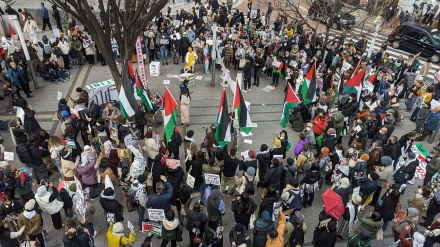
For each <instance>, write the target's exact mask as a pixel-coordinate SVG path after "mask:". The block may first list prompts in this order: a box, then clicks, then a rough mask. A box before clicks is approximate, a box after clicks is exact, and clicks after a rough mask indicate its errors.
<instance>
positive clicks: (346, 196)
mask: <svg viewBox="0 0 440 247" xmlns="http://www.w3.org/2000/svg"><path fill="white" fill-rule="evenodd" d="M333 190H334V191H335V192H336V194H338V195H339V196H341V198H342V202H343V203H344V205H347V203H348V202H349V201H350V195H351V192H352V189H351V187H350V186H348V187H347V188H343V187H335V188H333Z"/></svg>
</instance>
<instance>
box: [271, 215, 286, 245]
mask: <svg viewBox="0 0 440 247" xmlns="http://www.w3.org/2000/svg"><path fill="white" fill-rule="evenodd" d="M279 217H280V219H279V220H278V227H277V233H278V236H277V237H276V238H275V239H273V240H267V241H266V247H279V246H283V245H284V230H285V229H286V216H284V214H283V213H280V216H279Z"/></svg>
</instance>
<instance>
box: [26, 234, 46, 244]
mask: <svg viewBox="0 0 440 247" xmlns="http://www.w3.org/2000/svg"><path fill="white" fill-rule="evenodd" d="M29 239H30V240H32V241H35V240H37V239H38V242H39V243H40V246H41V247H46V246H47V244H46V238H45V237H44V232H41V233H40V234H37V235H34V236H32V235H31V236H29Z"/></svg>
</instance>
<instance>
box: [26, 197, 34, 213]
mask: <svg viewBox="0 0 440 247" xmlns="http://www.w3.org/2000/svg"><path fill="white" fill-rule="evenodd" d="M34 208H35V200H34V199H30V200H29V201H28V202H26V204H25V205H24V209H25V210H27V211H32V210H34Z"/></svg>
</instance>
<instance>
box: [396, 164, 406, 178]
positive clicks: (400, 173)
mask: <svg viewBox="0 0 440 247" xmlns="http://www.w3.org/2000/svg"><path fill="white" fill-rule="evenodd" d="M393 178H400V179H402V181H406V180H405V178H406V171H405V166H402V167H400V168H399V169H398V170H397V171H396V172H395V173H394V175H393Z"/></svg>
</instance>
